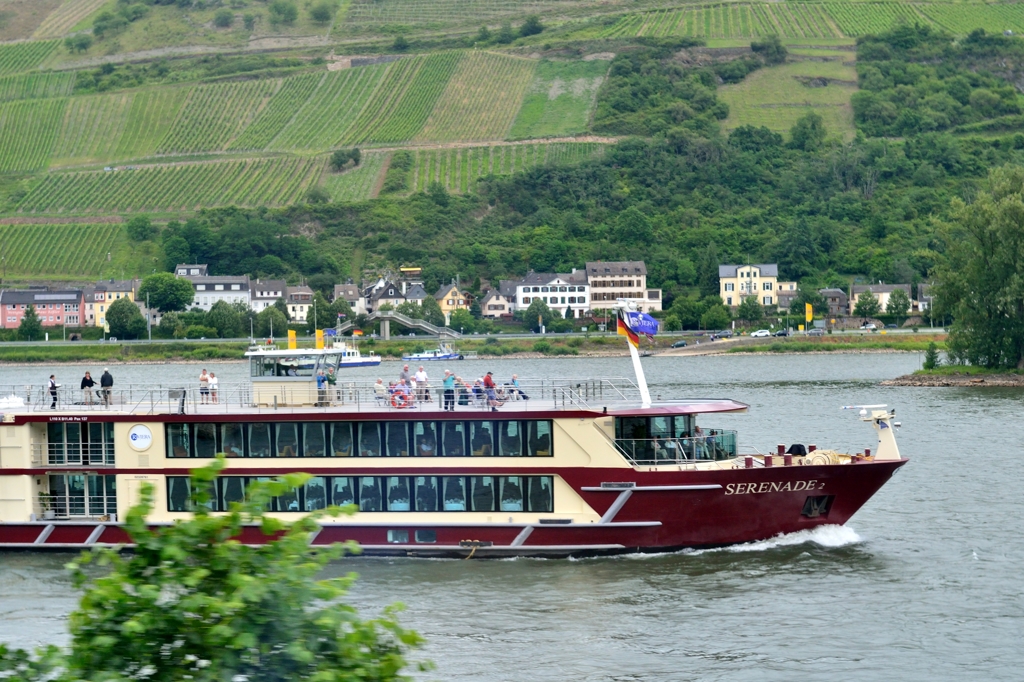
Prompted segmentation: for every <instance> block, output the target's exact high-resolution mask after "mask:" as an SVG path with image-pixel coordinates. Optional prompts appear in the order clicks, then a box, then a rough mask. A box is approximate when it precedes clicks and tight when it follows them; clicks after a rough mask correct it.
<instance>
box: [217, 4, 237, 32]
mask: <svg viewBox="0 0 1024 682" xmlns="http://www.w3.org/2000/svg"><path fill="white" fill-rule="evenodd" d="M234 20H235V13H234V12H232V11H231V10H229V9H227V8H225V9H219V10H217V13H216V14H214V15H213V25H214V26H216V27H217V28H230V26H231V24H232V22H234Z"/></svg>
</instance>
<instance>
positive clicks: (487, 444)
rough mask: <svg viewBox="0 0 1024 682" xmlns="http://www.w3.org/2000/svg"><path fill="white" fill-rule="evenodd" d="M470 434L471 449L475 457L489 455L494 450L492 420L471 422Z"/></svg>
mask: <svg viewBox="0 0 1024 682" xmlns="http://www.w3.org/2000/svg"><path fill="white" fill-rule="evenodd" d="M469 434H470V435H469V446H470V447H469V449H470V451H471V452H472V453H473V456H474V457H489V456H490V455H491V454H492V453H493V452H494V437H493V434H494V428H493V426H492V424H491V422H489V421H485V422H475V421H474V422H470V423H469Z"/></svg>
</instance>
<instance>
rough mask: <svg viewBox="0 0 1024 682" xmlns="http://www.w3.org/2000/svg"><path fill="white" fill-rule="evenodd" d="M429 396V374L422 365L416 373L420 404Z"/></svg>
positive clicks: (417, 394)
mask: <svg viewBox="0 0 1024 682" xmlns="http://www.w3.org/2000/svg"><path fill="white" fill-rule="evenodd" d="M426 396H427V372H426V370H424V369H423V365H420V369H419V371H418V372H416V400H418V401H419V402H421V403H422V402H424V401H426V399H427V398H426Z"/></svg>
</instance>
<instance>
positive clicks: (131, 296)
mask: <svg viewBox="0 0 1024 682" xmlns="http://www.w3.org/2000/svg"><path fill="white" fill-rule="evenodd" d="M90 292H91V293H92V300H91V301H90V300H89V299H88V298H86V306H88V308H89V310H88V311H87V315H89V319H87V320H85V321H84V323H83V326H85V325H89V326H96V327H102V326H104V325H105V324H106V322H107V316H106V311H107V309H108V308H110V304H111V303H113V302H114V301H117V300H120V299H122V298H127V299H128V300H130V301H134V300H135V282H134V281H132V280H130V279H123V280H115V279H111V280H106V281H103V282H97V283H96V284H95V285H94V286H91V287H88V290H87V292H86V293H90ZM93 306H95V308H94V307H93ZM90 313H91V315H90Z"/></svg>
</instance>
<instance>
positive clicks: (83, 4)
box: [32, 0, 108, 39]
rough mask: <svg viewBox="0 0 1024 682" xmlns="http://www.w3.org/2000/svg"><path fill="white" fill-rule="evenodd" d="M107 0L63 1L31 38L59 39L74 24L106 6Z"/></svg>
mask: <svg viewBox="0 0 1024 682" xmlns="http://www.w3.org/2000/svg"><path fill="white" fill-rule="evenodd" d="M107 3H108V0H64V3H63V4H61V6H60V7H58V8H57V9H55V10H54V11H52V12H50V14H49V15H47V17H46V18H45V19H43V23H41V24H39V28H37V29H36V31H35V33H33V34H32V37H33V38H36V39H39V38H60V37H61V36H63V35H64V34H66V33H67V32H68V31H70V30H71V29H72V28H74V27H75V24H77V23H78V22H80V21H82V20H83V19H85V18H86V17H88V16H89V15H90V14H92V13H93V12H95V11H96V10H98V9H99V8H100V7H102V6H103V5H105V4H107Z"/></svg>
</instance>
